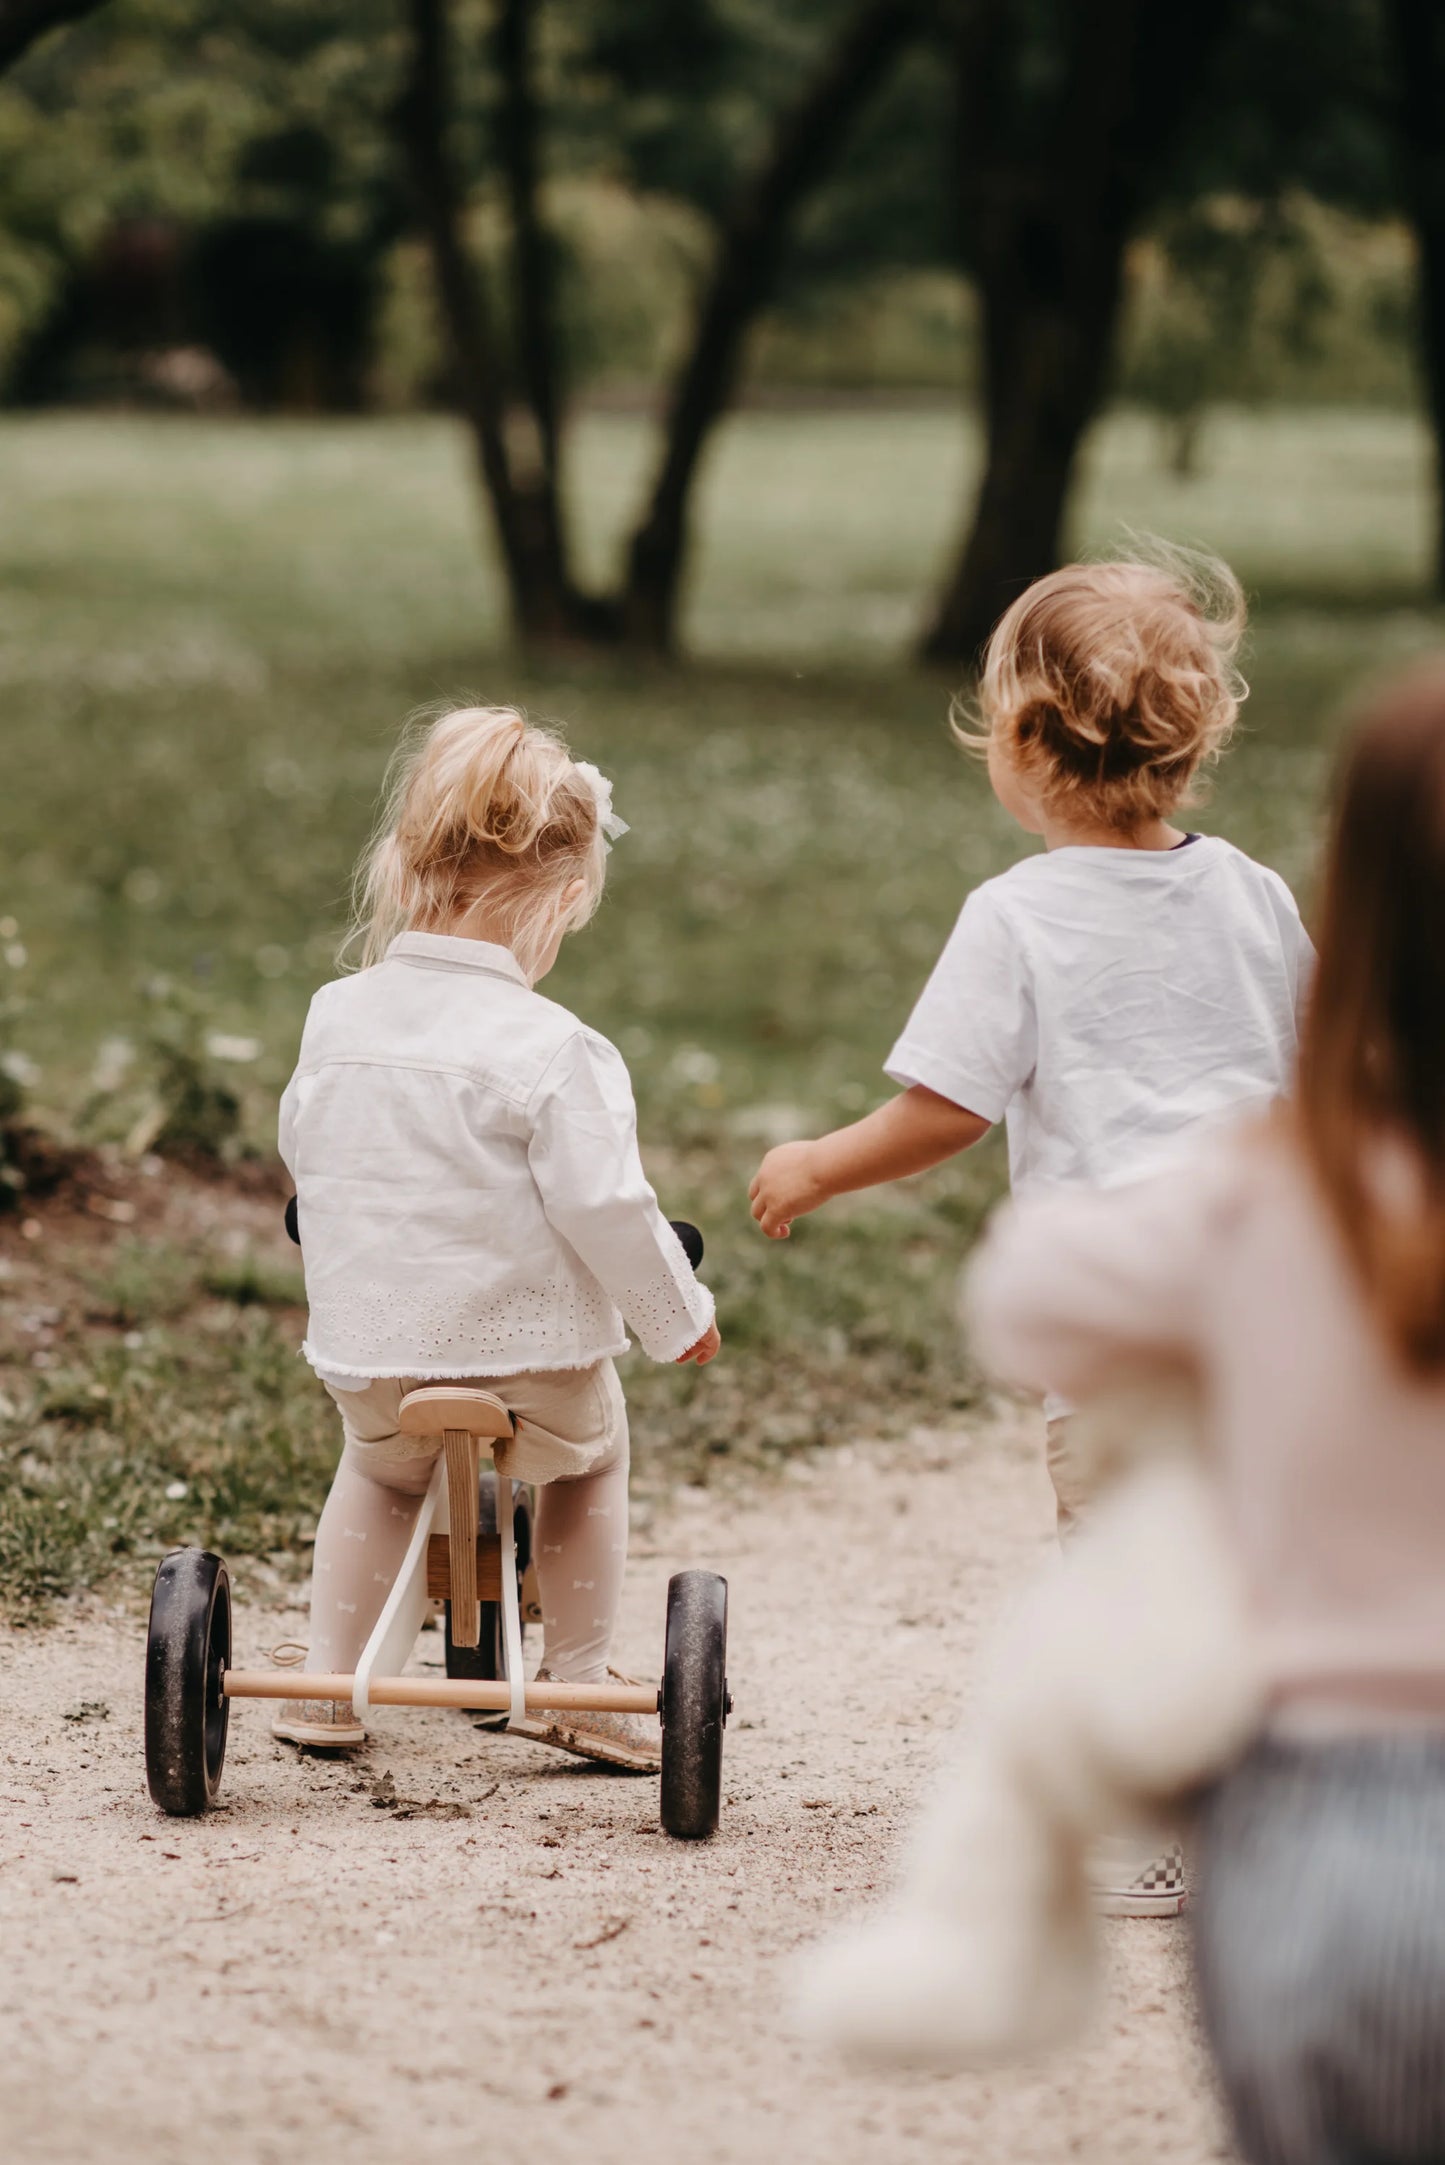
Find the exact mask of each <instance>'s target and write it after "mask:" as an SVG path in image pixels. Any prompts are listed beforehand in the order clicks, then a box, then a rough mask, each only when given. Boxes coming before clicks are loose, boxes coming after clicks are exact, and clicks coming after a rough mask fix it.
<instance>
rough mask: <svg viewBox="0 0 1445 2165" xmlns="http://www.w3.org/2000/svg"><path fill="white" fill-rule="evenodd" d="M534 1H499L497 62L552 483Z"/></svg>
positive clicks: (522, 293)
mask: <svg viewBox="0 0 1445 2165" xmlns="http://www.w3.org/2000/svg"><path fill="white" fill-rule="evenodd" d="M536 13H537V0H502V8H501V16H500V19H499V21H498V24H497V61H498V67H499V70H500V73H501V77H502V84H503V98H502V105H501V112H500V116H499V125H498V139H499V140H498V148H499V150H500V153H501V162H502V171H503V173H504V175H505V177H506V183H507V202H508V206H509V209H510V213H511V221H512V247H513V250H514V251H515V258H516V261H515V286H516V297H517V359H518V364H519V373H520V376H521V379H522V387H523V390H524V392H525V394H526V398H527V402H528V404H529V405H530V407H531V409H532V413H533V416H534V418H535V420H536V423H537V438H538V449H539V454H540V463H541V467H542V471H543V473H544V475H545V476H546V478H547V482H548V485H549V486H550V487H555V485H556V479H557V464H558V426H559V422H558V409H559V399H558V392H557V381H556V339H555V334H554V325H553V310H552V252H551V248H550V245H549V242H548V238H547V235H546V233H545V231H544V230H543V226H542V220H541V215H540V212H539V210H538V180H539V174H538V167H539V158H538V140H539V137H540V133H541V120H540V115H539V112H538V106H537V95H536V89H535V86H534V84H533V80H532V22H533V18H534V17H535V15H536Z"/></svg>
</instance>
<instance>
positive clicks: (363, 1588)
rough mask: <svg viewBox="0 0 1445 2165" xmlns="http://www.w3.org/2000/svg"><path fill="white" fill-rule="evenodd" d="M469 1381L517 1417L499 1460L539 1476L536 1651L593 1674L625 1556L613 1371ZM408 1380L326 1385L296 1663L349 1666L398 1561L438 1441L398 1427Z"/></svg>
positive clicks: (512, 1470) (592, 1677)
mask: <svg viewBox="0 0 1445 2165" xmlns="http://www.w3.org/2000/svg"><path fill="white" fill-rule="evenodd" d="M477 1380H478V1381H479V1382H482V1383H484V1386H485V1388H486V1389H487V1390H489V1391H495V1392H496V1394H497V1396H498V1397H499V1398H500V1399H501V1400H502V1401H503V1403H504V1404H505V1405H506V1406H507V1407H508V1408H509V1410H510V1411H511V1413H512V1415H513V1417H514V1419H515V1421H516V1424H517V1429H516V1434H515V1435H514V1436H513V1437H512V1438H511V1439H510V1441H509V1442H507V1443H503V1444H500V1445H499V1446H498V1449H497V1465H498V1470H499V1471H500V1472H501V1473H502V1474H504V1475H505V1476H507V1477H508V1478H510V1479H512V1480H516V1481H528V1482H535V1483H537V1484H538V1485H539V1488H540V1495H539V1497H538V1503H537V1520H536V1527H535V1532H534V1545H535V1551H536V1563H537V1587H538V1593H539V1596H540V1599H541V1604H542V1618H543V1629H544V1634H545V1637H544V1653H543V1660H544V1662H545V1664H546V1666H547V1668H548V1669H550V1670H551V1672H552V1674H553V1675H554V1676H557V1677H561V1678H565V1680H566V1681H567V1682H568V1683H575V1684H590V1683H601V1682H602V1681H603V1680H604V1678H605V1677H606V1674H607V1656H608V1652H609V1650H610V1647H611V1643H612V1633H613V1627H614V1625H615V1623H616V1619H617V1609H618V1604H619V1602H620V1600H621V1597H622V1579H623V1573H624V1571H625V1569H626V1565H627V1469H628V1436H627V1408H626V1405H625V1403H624V1401H623V1397H622V1386H621V1384H620V1383H619V1381H618V1378H617V1371H616V1369H615V1368H614V1367H613V1365H612V1363H611V1361H597V1362H594V1363H593V1365H592V1366H591V1367H590V1368H571V1369H558V1370H550V1371H546V1372H532V1373H529V1374H525V1375H517V1376H498V1377H496V1378H493V1377H490V1376H489V1377H486V1378H478V1379H477ZM414 1387H415V1385H414V1382H413V1381H412V1380H411V1379H409V1378H406V1377H386V1378H383V1379H380V1380H378V1381H376V1382H373V1383H367V1384H363V1385H361V1386H360V1387H359V1388H358V1389H357V1390H354V1391H351V1390H341V1389H339V1388H338V1387H337V1386H335V1385H333V1384H330V1383H328V1384H327V1386H326V1388H327V1390H328V1391H329V1392H330V1393H331V1396H332V1398H333V1399H334V1400H335V1401H336V1405H337V1407H338V1409H339V1411H340V1414H341V1425H342V1433H343V1437H344V1443H343V1448H342V1453H341V1463H340V1465H339V1466H338V1467H337V1469H336V1478H335V1480H334V1481H333V1482H332V1485H331V1493H330V1495H329V1496H328V1497H327V1499H326V1506H325V1509H324V1510H323V1511H322V1514H321V1519H320V1523H319V1525H318V1526H317V1529H316V1552H315V1559H314V1563H313V1567H312V1578H311V1631H310V1638H309V1642H308V1650H307V1657H306V1666H307V1668H308V1669H311V1670H315V1671H318V1672H321V1673H325V1672H328V1671H338V1672H341V1673H342V1674H349V1673H350V1672H351V1671H352V1670H354V1669H355V1667H356V1663H357V1659H358V1657H359V1655H360V1653H361V1650H362V1648H363V1647H364V1646H365V1644H366V1642H367V1639H368V1638H369V1637H370V1636H371V1632H372V1629H373V1627H374V1625H375V1623H376V1620H377V1618H378V1616H379V1615H380V1614H381V1611H382V1607H383V1605H384V1604H385V1601H386V1597H387V1594H388V1592H389V1591H390V1589H391V1586H392V1584H393V1582H394V1580H395V1578H396V1574H397V1572H398V1571H399V1570H400V1569H401V1566H402V1563H403V1561H404V1559H405V1556H406V1550H407V1545H408V1543H409V1542H410V1540H411V1534H412V1528H413V1527H414V1526H415V1524H416V1515H417V1512H418V1510H419V1509H420V1506H421V1499H422V1497H423V1496H424V1495H425V1494H426V1491H427V1487H428V1484H429V1483H430V1481H431V1476H432V1468H433V1466H434V1465H435V1463H436V1460H437V1457H438V1454H439V1453H440V1451H441V1447H442V1446H441V1438H440V1437H435V1436H404V1435H403V1434H402V1433H401V1430H400V1427H399V1425H398V1423H399V1416H400V1409H401V1401H402V1399H403V1398H404V1397H405V1395H406V1393H407V1392H408V1391H409V1390H411V1389H413V1388H414Z"/></svg>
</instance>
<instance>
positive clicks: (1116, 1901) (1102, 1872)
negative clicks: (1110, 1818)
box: [1091, 1842, 1188, 1917]
mask: <svg viewBox="0 0 1445 2165" xmlns="http://www.w3.org/2000/svg"><path fill="white" fill-rule="evenodd" d="M1126 1846H1127V1845H1125V1844H1123V1843H1119V1844H1117V1845H1115V1844H1105V1845H1104V1847H1103V1849H1102V1850H1101V1851H1100V1853H1099V1855H1098V1856H1096V1857H1095V1859H1094V1864H1093V1871H1092V1875H1091V1876H1092V1879H1093V1886H1094V1908H1095V1909H1096V1910H1097V1912H1098V1913H1099V1915H1100V1916H1101V1917H1178V1916H1179V1915H1181V1913H1182V1912H1183V1909H1184V1905H1185V1902H1186V1901H1187V1899H1188V1890H1187V1888H1186V1886H1185V1882H1184V1851H1183V1850H1182V1848H1181V1847H1180V1845H1179V1844H1178V1842H1171V1843H1170V1844H1169V1847H1168V1848H1167V1849H1164V1850H1161V1851H1160V1853H1159V1855H1158V1856H1157V1857H1151V1858H1150V1860H1149V1862H1148V1863H1147V1864H1146V1865H1144V1867H1143V1869H1142V1870H1138V1871H1131V1870H1129V1869H1128V1867H1127V1865H1126V1866H1125V1868H1124V1869H1122V1870H1121V1869H1120V1867H1119V1860H1118V1859H1117V1858H1111V1857H1110V1854H1109V1852H1110V1850H1111V1849H1114V1848H1117V1849H1118V1850H1120V1851H1122V1850H1124V1849H1125V1848H1126ZM1136 1858H1137V1851H1136Z"/></svg>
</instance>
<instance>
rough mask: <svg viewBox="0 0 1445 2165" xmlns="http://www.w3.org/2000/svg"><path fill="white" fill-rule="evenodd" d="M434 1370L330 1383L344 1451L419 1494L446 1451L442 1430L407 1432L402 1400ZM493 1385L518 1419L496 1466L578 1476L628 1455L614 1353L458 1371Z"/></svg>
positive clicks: (532, 1475) (522, 1473)
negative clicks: (520, 1368) (513, 1369)
mask: <svg viewBox="0 0 1445 2165" xmlns="http://www.w3.org/2000/svg"><path fill="white" fill-rule="evenodd" d="M437 1380H438V1379H437V1378H436V1377H435V1376H430V1377H423V1378H416V1377H408V1376H395V1377H393V1376H386V1377H382V1378H379V1379H378V1380H377V1381H376V1382H374V1383H367V1384H363V1385H361V1386H360V1388H358V1389H357V1390H354V1391H343V1390H341V1389H339V1388H338V1386H337V1385H336V1384H334V1383H328V1384H327V1386H326V1388H327V1390H328V1391H329V1392H330V1393H331V1396H332V1397H333V1398H334V1399H335V1401H336V1404H337V1406H338V1407H339V1409H340V1412H341V1420H342V1426H343V1428H344V1429H345V1432H346V1450H347V1455H348V1457H349V1459H350V1462H351V1464H352V1465H353V1466H354V1467H355V1468H356V1470H357V1471H358V1472H359V1473H364V1474H366V1475H367V1476H368V1477H369V1478H370V1479H371V1480H373V1481H379V1482H380V1483H381V1485H382V1486H383V1487H384V1488H400V1489H406V1490H409V1491H411V1492H412V1493H414V1494H415V1493H419V1492H420V1491H421V1490H422V1489H424V1488H425V1487H426V1485H427V1483H428V1481H429V1480H430V1479H431V1470H432V1466H433V1464H434V1463H435V1461H436V1459H437V1456H438V1454H439V1453H440V1451H441V1448H442V1444H441V1438H440V1437H439V1436H404V1435H403V1434H402V1432H401V1429H400V1427H399V1425H398V1423H399V1419H400V1412H401V1402H402V1400H403V1398H404V1397H405V1396H406V1394H407V1392H408V1391H412V1390H416V1389H417V1388H419V1385H420V1383H422V1382H430V1383H435V1382H436V1381H437ZM457 1380H458V1382H460V1383H472V1384H475V1385H476V1386H477V1387H478V1388H479V1389H481V1390H486V1391H494V1392H495V1393H496V1395H497V1397H498V1398H500V1399H501V1401H502V1403H503V1404H504V1405H505V1406H506V1407H507V1409H508V1411H509V1412H510V1413H511V1415H512V1417H513V1419H514V1420H515V1421H516V1424H517V1432H516V1434H515V1435H514V1436H512V1437H510V1438H509V1439H508V1440H507V1441H506V1442H504V1443H499V1444H498V1445H497V1447H496V1464H497V1468H498V1471H499V1472H501V1473H504V1474H508V1475H510V1476H511V1478H512V1479H513V1480H514V1481H535V1482H546V1481H575V1480H577V1479H578V1478H579V1477H581V1476H583V1475H586V1474H592V1473H604V1472H607V1471H609V1470H610V1469H611V1468H612V1467H614V1466H616V1465H618V1464H625V1462H626V1459H627V1406H626V1403H625V1401H624V1399H623V1396H622V1385H621V1383H620V1382H619V1381H618V1377H617V1370H616V1368H615V1367H614V1366H613V1364H612V1362H611V1361H610V1360H607V1361H594V1362H593V1364H592V1366H591V1367H590V1368H557V1369H545V1370H534V1371H533V1372H531V1373H529V1374H524V1375H519V1376H470V1377H465V1376H464V1377H459V1378H458V1379H457Z"/></svg>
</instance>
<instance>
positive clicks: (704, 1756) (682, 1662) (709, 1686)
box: [661, 1571, 730, 1842]
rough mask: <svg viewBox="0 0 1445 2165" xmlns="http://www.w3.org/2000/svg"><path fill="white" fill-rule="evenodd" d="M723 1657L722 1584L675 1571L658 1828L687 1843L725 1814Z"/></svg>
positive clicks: (711, 1830)
mask: <svg viewBox="0 0 1445 2165" xmlns="http://www.w3.org/2000/svg"><path fill="white" fill-rule="evenodd" d="M727 1651H728V1582H727V1580H726V1579H720V1578H719V1577H718V1575H717V1573H716V1572H715V1571H679V1572H678V1573H677V1574H676V1575H675V1576H674V1577H673V1578H672V1579H670V1580H669V1582H668V1588H667V1651H666V1654H665V1655H664V1657H663V1669H662V1705H661V1714H662V1826H663V1831H664V1833H666V1834H673V1835H676V1836H677V1837H678V1839H679V1840H680V1841H684V1842H701V1841H705V1840H706V1838H707V1836H708V1835H710V1834H715V1833H716V1832H717V1823H718V1816H719V1814H720V1812H721V1810H722V1748H723V1728H724V1725H725V1724H726V1722H727V1718H728V1713H729V1711H730V1701H729V1698H728V1680H727Z"/></svg>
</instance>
